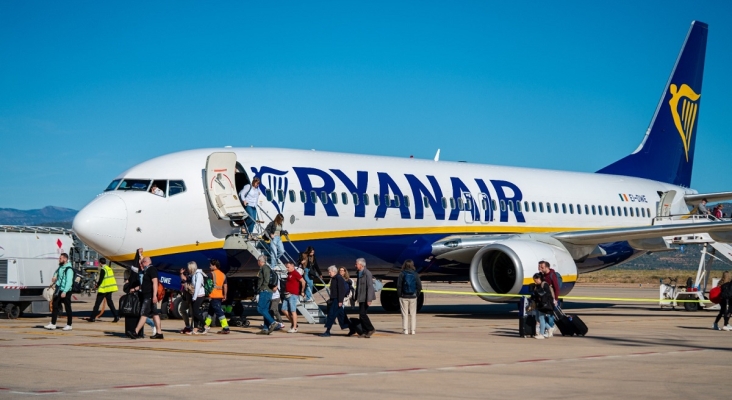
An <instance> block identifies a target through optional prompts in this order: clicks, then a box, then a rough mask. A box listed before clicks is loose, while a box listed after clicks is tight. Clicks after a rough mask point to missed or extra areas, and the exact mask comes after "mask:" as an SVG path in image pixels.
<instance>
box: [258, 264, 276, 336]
mask: <svg viewBox="0 0 732 400" xmlns="http://www.w3.org/2000/svg"><path fill="white" fill-rule="evenodd" d="M257 264H259V272H257V294H258V299H257V312H258V313H259V314H260V315H261V316H262V318H264V328H262V330H261V331H260V332H259V334H261V335H269V334H271V333H272V332H274V331H275V329H276V328H277V327H278V326H279V324H278V323H277V321H275V320H274V319H273V318H272V316H271V315H270V314H269V307H270V304H271V302H272V293H273V292H274V288H275V287H277V282H276V280H275V282H272V278H271V277H272V275H274V274H273V273H272V268H270V266H269V265H267V259H266V257H264V256H263V255H262V256H259V258H258V259H257Z"/></svg>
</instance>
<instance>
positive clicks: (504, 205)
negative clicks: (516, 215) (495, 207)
mask: <svg viewBox="0 0 732 400" xmlns="http://www.w3.org/2000/svg"><path fill="white" fill-rule="evenodd" d="M501 211H506V202H505V201H503V200H501Z"/></svg>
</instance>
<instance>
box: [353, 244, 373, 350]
mask: <svg viewBox="0 0 732 400" xmlns="http://www.w3.org/2000/svg"><path fill="white" fill-rule="evenodd" d="M356 269H357V270H358V280H357V281H356V300H357V301H358V314H359V317H360V318H361V326H362V327H363V330H364V334H363V336H362V335H360V334H359V335H358V337H365V338H370V337H371V335H373V334H374V332H376V329H375V328H374V325H373V324H372V323H371V320H370V319H369V316H368V310H369V306H370V305H371V302H372V301H374V300H376V292H375V291H374V278H373V276H372V275H371V271H369V270H368V269H366V260H364V259H363V258H359V259H357V260H356Z"/></svg>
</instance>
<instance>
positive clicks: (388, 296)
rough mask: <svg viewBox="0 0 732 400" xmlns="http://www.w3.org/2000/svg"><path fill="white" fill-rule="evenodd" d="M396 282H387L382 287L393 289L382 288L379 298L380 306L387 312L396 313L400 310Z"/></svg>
mask: <svg viewBox="0 0 732 400" xmlns="http://www.w3.org/2000/svg"><path fill="white" fill-rule="evenodd" d="M396 287H397V285H396V282H387V283H385V284H384V289H394V290H382V291H381V295H380V296H379V300H380V301H381V307H383V308H384V311H386V312H388V313H396V312H399V311H400V307H399V296H397V292H396Z"/></svg>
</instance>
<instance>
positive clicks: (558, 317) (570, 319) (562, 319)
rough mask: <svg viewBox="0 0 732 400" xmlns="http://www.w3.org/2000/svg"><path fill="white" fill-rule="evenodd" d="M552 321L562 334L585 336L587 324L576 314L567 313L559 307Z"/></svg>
mask: <svg viewBox="0 0 732 400" xmlns="http://www.w3.org/2000/svg"><path fill="white" fill-rule="evenodd" d="M554 321H555V323H556V325H557V328H559V332H561V333H562V336H573V335H577V336H585V335H586V334H587V331H588V329H587V325H585V323H584V322H583V321H582V319H580V317H578V316H577V315H567V314H565V313H564V311H562V310H561V309H560V308H557V310H556V313H555V318H554Z"/></svg>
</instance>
